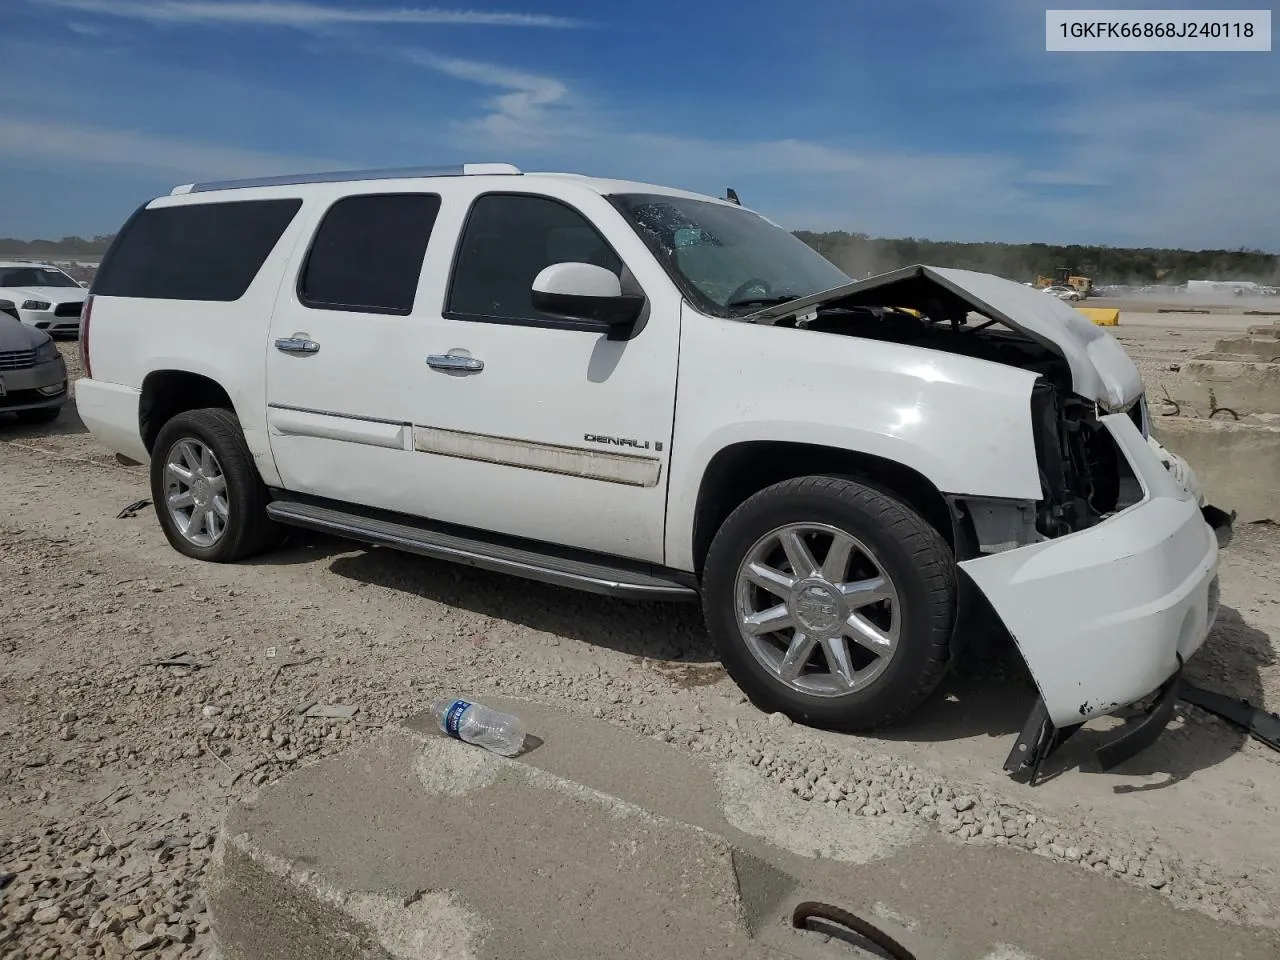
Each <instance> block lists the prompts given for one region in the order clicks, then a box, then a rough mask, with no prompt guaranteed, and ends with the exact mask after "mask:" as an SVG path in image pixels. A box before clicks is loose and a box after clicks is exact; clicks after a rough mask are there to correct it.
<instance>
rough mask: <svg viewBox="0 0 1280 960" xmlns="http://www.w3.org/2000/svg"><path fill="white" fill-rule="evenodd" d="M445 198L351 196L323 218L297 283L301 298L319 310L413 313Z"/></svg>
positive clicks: (375, 195) (377, 195)
mask: <svg viewBox="0 0 1280 960" xmlns="http://www.w3.org/2000/svg"><path fill="white" fill-rule="evenodd" d="M439 212H440V198H439V197H438V196H436V195H435V194H427V193H384V194H370V195H366V196H356V197H346V198H345V199H342V200H339V201H338V202H337V203H335V204H334V205H333V206H332V207H330V208H329V212H328V213H326V214H325V215H324V220H322V221H321V223H320V229H319V230H317V231H316V237H315V241H314V242H313V243H312V245H311V252H310V253H309V254H308V255H307V262H306V263H305V264H304V265H303V267H302V274H301V276H300V277H299V279H298V299H299V300H300V301H301V302H302V303H303V304H305V305H306V306H308V307H313V308H315V309H317V310H349V311H352V312H357V313H391V314H397V315H400V316H404V315H406V314H408V313H410V312H411V311H412V310H413V298H414V295H415V294H416V293H417V290H418V277H419V275H420V274H421V273H422V261H423V258H424V257H425V256H426V253H427V241H428V240H430V239H431V228H432V227H434V226H435V222H436V214H438V213H439Z"/></svg>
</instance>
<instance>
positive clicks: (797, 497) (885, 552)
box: [702, 476, 956, 731]
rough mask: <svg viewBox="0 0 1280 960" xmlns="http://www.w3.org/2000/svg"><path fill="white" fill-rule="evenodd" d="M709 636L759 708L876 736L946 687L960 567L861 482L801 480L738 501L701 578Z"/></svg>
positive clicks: (928, 531) (919, 526)
mask: <svg viewBox="0 0 1280 960" xmlns="http://www.w3.org/2000/svg"><path fill="white" fill-rule="evenodd" d="M702 594H703V612H704V615H705V616H706V621H707V628H708V630H709V631H710V633H711V636H712V639H713V640H714V641H715V644H716V647H717V648H718V650H719V653H720V657H721V660H722V662H723V663H724V666H725V669H726V670H728V672H729V675H730V676H731V677H733V679H734V680H735V681H736V682H737V684H738V686H739V687H741V688H742V690H743V692H744V693H746V695H747V696H748V697H749V698H750V699H751V701H752V702H753V703H755V704H756V706H758V707H760V708H761V709H762V710H765V711H768V712H775V711H780V712H782V713H784V714H786V715H788V716H789V717H791V718H792V719H793V720H795V721H797V722H799V723H804V724H808V725H810V726H815V727H823V728H828V729H833V730H844V731H857V730H869V729H873V728H876V727H880V726H883V725H885V724H887V723H890V722H892V721H894V720H896V719H898V718H900V717H902V716H905V715H906V714H908V713H910V712H911V711H912V710H913V709H915V708H916V707H917V706H918V705H919V704H920V703H921V702H922V701H923V700H924V699H925V698H926V697H928V695H929V694H930V693H932V692H933V690H934V688H935V687H936V686H937V685H938V683H939V681H941V679H942V677H943V675H944V673H945V671H946V667H947V663H948V660H949V653H950V642H951V634H952V630H953V627H954V622H955V612H956V570H955V560H954V557H953V555H952V552H951V549H950V547H948V545H947V543H946V541H945V540H944V539H943V538H942V537H941V536H940V535H939V533H938V531H937V530H936V529H934V528H933V527H932V526H930V525H929V524H928V523H926V522H925V521H924V520H923V519H921V517H920V516H919V514H917V513H916V512H915V511H914V510H913V509H911V508H910V507H909V506H907V505H906V504H904V503H902V502H900V501H898V500H896V499H894V498H893V497H891V496H889V495H887V494H885V493H882V492H881V491H879V490H876V489H873V488H871V487H868V486H864V485H863V484H860V483H857V482H855V481H854V480H851V479H848V478H844V477H834V476H811V477H799V478H796V479H793V480H787V481H784V482H782V483H778V484H775V485H773V486H771V487H767V488H766V489H764V490H762V491H760V492H759V493H757V494H755V495H754V496H752V497H750V498H749V499H748V500H746V501H745V502H744V503H742V504H741V505H740V506H739V507H738V508H737V509H736V510H734V511H733V513H731V514H730V515H729V518H728V519H727V520H725V522H724V524H723V526H721V528H720V530H719V531H718V532H717V533H716V536H715V539H714V540H713V541H712V544H711V549H710V551H709V552H708V554H707V560H706V564H705V566H704V569H703V580H702Z"/></svg>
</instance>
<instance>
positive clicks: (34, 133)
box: [0, 116, 344, 183]
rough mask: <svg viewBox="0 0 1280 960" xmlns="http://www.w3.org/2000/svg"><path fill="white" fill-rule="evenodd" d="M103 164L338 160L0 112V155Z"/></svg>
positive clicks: (258, 164) (204, 169) (224, 167)
mask: <svg viewBox="0 0 1280 960" xmlns="http://www.w3.org/2000/svg"><path fill="white" fill-rule="evenodd" d="M4 156H10V157H17V158H20V159H36V160H41V161H52V162H67V161H70V162H73V163H75V164H76V165H77V166H85V165H92V164H109V165H113V166H125V167H131V168H136V169H138V170H143V171H147V172H149V173H164V174H168V175H171V176H173V178H174V182H175V183H177V182H179V181H182V180H184V179H185V180H191V179H200V178H206V179H212V178H219V179H220V178H234V177H250V176H268V175H271V174H279V173H291V172H294V171H300V170H323V169H333V168H334V167H339V168H340V167H342V166H344V164H342V163H335V162H334V161H326V160H319V159H314V158H303V157H287V156H282V155H279V154H271V153H262V152H258V151H253V150H241V149H237V148H234V147H217V146H211V145H209V144H203V143H191V142H188V141H184V140H174V139H169V138H166V137H160V136H154V135H152V134H148V133H143V132H140V131H134V130H113V129H109V128H104V127H93V126H81V125H75V124H64V123H53V122H48V121H42V120H26V119H22V118H20V117H6V116H0V157H4Z"/></svg>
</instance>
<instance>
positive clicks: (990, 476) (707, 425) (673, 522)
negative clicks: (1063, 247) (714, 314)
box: [666, 305, 1041, 570]
mask: <svg viewBox="0 0 1280 960" xmlns="http://www.w3.org/2000/svg"><path fill="white" fill-rule="evenodd" d="M685 311H686V316H685V318H684V321H683V323H682V337H681V348H680V374H679V386H678V389H677V394H676V417H675V431H674V434H673V439H672V457H671V465H670V471H671V475H670V487H669V491H668V504H667V529H666V555H667V563H668V565H669V566H672V567H676V568H678V569H685V570H692V569H693V568H694V560H693V556H694V550H693V525H694V516H695V513H696V510H697V504H698V492H699V489H700V486H701V484H702V478H703V476H704V474H705V473H706V470H707V467H708V465H709V464H710V463H711V461H712V459H713V458H714V457H715V456H716V454H718V453H719V452H721V451H722V450H724V449H726V448H727V447H730V446H733V445H734V444H738V443H744V442H752V441H785V442H789V443H804V444H812V445H814V446H819V447H828V448H834V449H838V450H849V451H853V452H857V453H863V454H870V455H873V456H876V457H881V458H883V459H886V460H890V461H893V462H895V463H899V464H902V465H903V466H906V467H910V468H911V469H912V470H914V471H916V472H917V473H919V474H921V475H922V476H924V477H925V478H926V479H928V480H929V481H930V482H931V483H932V484H933V485H934V486H935V487H936V488H937V489H938V490H940V491H941V492H943V493H951V494H969V495H975V496H984V497H999V498H1008V499H1021V500H1037V499H1039V498H1040V496H1041V491H1040V474H1039V469H1038V467H1037V465H1036V458H1035V447H1034V443H1033V439H1032V432H1031V416H1030V409H1031V388H1032V385H1033V384H1034V382H1035V380H1036V376H1035V374H1032V373H1030V372H1028V371H1026V370H1021V369H1018V368H1015V367H1009V366H1004V365H1001V364H996V363H990V362H987V361H984V360H975V359H972V358H970V357H963V356H958V355H956V354H949V353H945V352H942V351H937V350H926V349H923V348H920V347H910V346H906V345H903V344H895V343H882V342H879V341H874V340H863V339H858V338H855V337H846V336H841V335H837V334H830V333H819V332H816V331H808V330H797V329H791V328H785V327H771V326H757V325H754V324H749V323H741V322H738V321H733V320H720V319H715V318H711V317H706V316H704V315H702V314H700V313H697V312H696V311H693V310H692V309H691V308H690V307H688V306H687V305H686V307H685Z"/></svg>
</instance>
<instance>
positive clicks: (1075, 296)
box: [1044, 287, 1081, 303]
mask: <svg viewBox="0 0 1280 960" xmlns="http://www.w3.org/2000/svg"><path fill="white" fill-rule="evenodd" d="M1044 292H1045V293H1047V294H1049V295H1050V296H1054V297H1057V298H1058V299H1059V300H1067V301H1070V302H1071V303H1075V302H1076V301H1078V300H1080V299H1081V298H1080V291H1079V290H1073V289H1072V288H1071V287H1045V291H1044Z"/></svg>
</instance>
